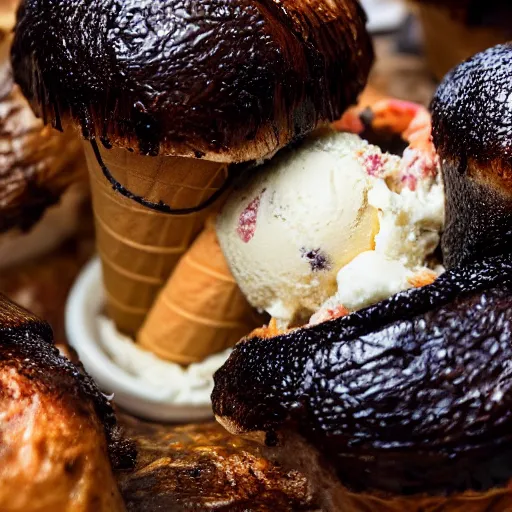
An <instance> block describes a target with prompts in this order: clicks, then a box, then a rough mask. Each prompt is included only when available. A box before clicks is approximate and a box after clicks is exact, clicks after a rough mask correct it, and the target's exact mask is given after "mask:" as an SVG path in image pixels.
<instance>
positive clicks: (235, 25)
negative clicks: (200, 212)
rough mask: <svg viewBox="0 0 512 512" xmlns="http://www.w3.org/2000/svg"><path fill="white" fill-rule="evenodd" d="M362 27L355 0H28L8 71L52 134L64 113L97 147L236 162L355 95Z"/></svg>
mask: <svg viewBox="0 0 512 512" xmlns="http://www.w3.org/2000/svg"><path fill="white" fill-rule="evenodd" d="M365 21H366V20H365V16H364V13H363V12H362V10H361V8H360V7H359V4H358V2H357V1H356V0H335V1H327V0H306V1H302V2H298V1H296V0H284V1H279V2H278V1H277V0H237V1H233V0H202V1H201V2H199V3H198V2H192V1H190V0H187V1H185V2H181V1H180V2H178V1H177V0H157V1H154V0H151V1H150V0H142V1H140V2H122V3H119V2H114V1H113V0H107V1H103V2H98V1H97V0H81V1H77V2H53V1H50V0H37V1H36V0H26V1H25V3H24V6H23V7H22V9H21V11H20V13H19V17H18V25H17V33H16V38H15V42H14V46H13V53H12V55H13V66H14V70H15V77H16V80H17V82H18V83H19V84H20V85H21V87H22V90H23V92H24V93H25V95H26V96H27V97H28V98H29V99H30V101H31V104H32V106H33V108H34V109H35V111H36V112H37V113H38V114H39V115H41V116H42V117H43V118H44V120H45V121H46V122H51V123H53V125H54V126H56V127H58V128H60V127H61V124H62V123H63V122H65V121H66V119H68V118H69V117H70V116H71V117H72V118H73V120H74V121H75V122H77V123H78V124H79V125H80V126H81V128H82V131H83V134H84V136H85V137H88V138H90V137H96V138H98V139H101V140H102V141H103V142H104V144H105V145H106V147H110V146H111V145H114V146H119V147H124V148H129V149H134V150H135V151H138V152H140V153H142V154H149V155H156V154H165V155H177V156H186V157H198V158H201V157H204V158H207V159H209V160H218V161H227V162H236V161H246V160H252V159H258V158H263V157H265V156H268V155H271V154H272V153H273V152H275V151H276V150H277V149H279V148H280V147H282V146H284V145H286V144H287V143H288V142H290V141H291V140H293V139H294V138H296V137H300V136H302V135H304V134H305V133H307V132H309V131H311V130H312V129H313V128H314V127H315V126H317V125H318V124H320V123H325V122H328V121H332V120H335V119H337V118H339V117H340V116H341V114H342V112H343V111H344V110H345V108H346V107H347V106H348V105H350V104H352V103H353V102H355V100H356V98H357V95H358V93H359V92H360V91H361V90H362V89H363V87H364V85H365V83H366V80H367V76H368V72H369V69H370V65H371V63H372V60H373V51H372V46H371V41H370V38H369V35H368V34H367V32H366V30H365ZM84 30H85V32H84ZM63 42H64V43H63Z"/></svg>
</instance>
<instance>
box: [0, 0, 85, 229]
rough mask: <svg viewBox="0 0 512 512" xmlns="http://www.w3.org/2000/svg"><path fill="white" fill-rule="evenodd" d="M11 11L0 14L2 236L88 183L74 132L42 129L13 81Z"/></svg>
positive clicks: (9, 6)
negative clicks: (72, 187) (76, 185)
mask: <svg viewBox="0 0 512 512" xmlns="http://www.w3.org/2000/svg"><path fill="white" fill-rule="evenodd" d="M14 8H15V3H14V2H9V3H8V4H6V5H2V10H0V232H3V231H7V230H9V229H11V228H21V229H22V230H28V229H29V228H30V227H32V225H33V224H34V223H36V222H37V221H38V220H39V218H40V217H41V215H42V214H43V213H44V212H45V210H46V209H47V208H48V207H49V206H51V205H53V204H55V203H57V202H58V201H59V199H60V197H61V195H62V193H63V192H64V191H65V190H66V189H67V188H68V187H69V186H70V185H72V184H73V183H77V182H83V183H85V182H86V179H87V174H86V168H85V159H84V157H83V155H82V148H81V145H80V141H79V139H78V137H77V136H76V134H73V133H71V134H65V135H63V134H61V133H58V132H57V131H56V130H53V129H51V127H49V126H47V127H45V126H44V125H43V122H42V121H41V120H40V119H37V118H36V117H35V115H34V114H33V113H32V111H31V109H30V106H29V104H28V102H27V100H26V99H25V98H24V96H23V94H22V93H21V91H20V89H19V87H18V86H17V85H16V84H15V83H14V81H13V77H12V70H11V66H10V59H9V57H10V55H9V49H10V46H11V41H12V35H11V30H12V26H11V24H12V22H13V21H14V18H13V10H14Z"/></svg>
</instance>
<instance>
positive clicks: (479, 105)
mask: <svg viewBox="0 0 512 512" xmlns="http://www.w3.org/2000/svg"><path fill="white" fill-rule="evenodd" d="M431 108H432V124H433V136H434V144H435V145H436V149H437V151H438V153H439V156H440V157H441V164H442V169H443V177H444V181H445V185H446V230H445V234H444V237H443V252H444V256H445V262H446V263H447V265H448V266H455V265H459V264H463V263H468V262H469V261H472V260H475V259H476V258H478V257H482V256H483V255H485V254H500V253H501V254H502V253H506V252H509V253H510V252H512V44H511V43H508V44H503V45H498V46H495V47H494V48H491V49H489V50H486V51H484V52H482V53H479V54H477V55H475V56H474V57H472V58H470V59H469V60H467V61H466V62H464V63H462V64H460V65H459V66H457V67H456V68H455V69H454V70H453V71H451V72H450V73H449V74H448V75H447V76H446V78H445V79H444V81H443V82H442V84H441V85H440V87H439V88H438V90H437V92H436V95H435V97H434V99H433V102H432V106H431Z"/></svg>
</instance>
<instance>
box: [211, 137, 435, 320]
mask: <svg viewBox="0 0 512 512" xmlns="http://www.w3.org/2000/svg"><path fill="white" fill-rule="evenodd" d="M443 219H444V197H443V190H442V184H441V182H440V178H439V173H438V172H437V162H433V161H430V162H426V161H424V157H423V155H421V154H418V153H417V152H415V151H414V150H411V149H408V150H406V153H405V154H404V157H403V158H400V157H399V156H397V155H391V154H387V153H383V152H382V151H381V150H380V148H378V147H376V146H372V145H370V144H368V143H367V142H366V141H364V140H362V139H361V138H360V137H359V136H357V135H353V134H348V133H339V132H335V131H331V130H327V131H323V132H319V133H316V134H314V135H313V136H312V137H310V138H309V139H307V140H306V141H305V142H304V143H303V144H302V145H301V146H300V147H299V148H296V149H293V150H289V151H287V152H285V153H284V154H282V155H278V156H277V157H276V158H274V159H273V160H272V161H271V162H270V163H268V164H266V165H265V166H263V167H262V168H261V170H260V171H259V172H255V173H254V175H253V176H252V177H251V178H250V179H249V180H248V181H247V182H245V183H244V184H243V186H241V187H240V188H239V189H237V190H235V191H234V192H233V194H232V196H231V197H230V199H229V200H228V202H227V204H226V205H225V207H224V209H223V211H222V212H221V214H220V216H219V220H218V225H217V231H218V236H219V241H220V244H221V247H222V249H223V251H224V254H225V255H226V258H227V260H228V262H229V264H230V266H231V270H232V272H233V274H234V276H235V278H236V279H237V281H238V283H239V285H240V287H241V289H242V291H243V292H244V293H245V295H246V296H247V298H248V300H249V302H250V303H251V304H252V305H253V306H254V307H256V308H258V309H261V310H264V311H267V312H268V313H269V314H270V315H271V316H272V317H273V318H275V319H276V320H277V321H278V325H279V326H280V327H285V326H289V325H297V324H298V323H305V322H307V321H308V319H309V318H310V317H311V315H315V313H316V315H315V316H314V317H313V319H312V321H314V320H315V318H319V315H320V317H325V312H326V311H328V310H329V311H330V310H332V309H333V308H336V307H337V306H343V307H344V308H346V309H347V310H349V311H350V310H355V309H359V308H360V307H364V306H366V305H368V304H371V303H372V302H376V301H378V300H381V299H383V298H386V297H388V296H390V295H392V294H393V293H396V292H397V291H399V290H401V289H405V288H407V287H409V286H412V285H411V284H410V281H408V277H410V276H412V275H414V274H415V273H418V272H422V271H423V270H424V265H425V264H426V259H427V257H428V256H429V255H430V254H431V253H432V252H433V251H434V250H435V248H436V247H437V245H438V243H439V232H440V230H441V228H442V225H443Z"/></svg>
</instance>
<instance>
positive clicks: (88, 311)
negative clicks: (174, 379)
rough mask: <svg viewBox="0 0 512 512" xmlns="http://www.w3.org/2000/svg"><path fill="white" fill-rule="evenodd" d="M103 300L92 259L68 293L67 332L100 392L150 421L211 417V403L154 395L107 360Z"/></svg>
mask: <svg viewBox="0 0 512 512" xmlns="http://www.w3.org/2000/svg"><path fill="white" fill-rule="evenodd" d="M104 301H105V298H104V293H103V285H102V275H101V264H100V261H99V259H97V258H95V259H93V260H92V261H91V262H90V263H88V264H87V265H86V266H85V267H84V269H83V271H82V273H81V274H80V276H79V277H78V279H77V281H76V283H75V285H74V287H73V289H72V291H71V294H70V296H69V299H68V303H67V306H66V333H67V336H68V340H69V343H70V344H71V346H72V347H73V348H74V349H75V350H76V351H77V352H78V355H79V356H80V359H81V361H82V363H83V365H84V367H85V369H86V370H87V371H88V372H89V374H90V375H91V376H92V377H93V378H94V380H95V381H96V382H97V383H98V385H99V386H100V388H101V389H102V390H103V392H105V393H106V394H113V395H114V397H113V400H114V402H115V403H116V404H117V405H119V406H120V407H122V408H123V409H125V410H126V411H128V412H130V413H132V414H134V415H136V416H140V417H142V418H146V419H150V420H157V421H164V422H192V421H199V420H205V419H209V418H211V417H212V409H211V405H210V404H197V405H195V404H190V405H189V404H183V403H179V404H176V403H171V402H170V401H169V400H168V399H165V398H163V397H158V396H155V395H158V393H157V392H155V388H154V387H152V386H149V385H145V383H144V382H141V379H139V378H137V377H136V376H134V375H132V374H130V373H129V372H127V371H125V370H124V369H122V368H120V367H119V366H117V365H116V364H115V363H114V362H113V360H112V359H110V357H109V356H108V355H107V354H106V352H105V351H104V349H103V347H102V346H101V339H100V330H99V322H98V320H99V316H100V313H101V311H102V309H103V305H104ZM170 384H171V385H172V383H170ZM166 385H167V386H169V382H167V383H166Z"/></svg>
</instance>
